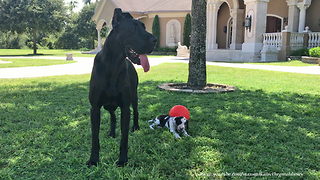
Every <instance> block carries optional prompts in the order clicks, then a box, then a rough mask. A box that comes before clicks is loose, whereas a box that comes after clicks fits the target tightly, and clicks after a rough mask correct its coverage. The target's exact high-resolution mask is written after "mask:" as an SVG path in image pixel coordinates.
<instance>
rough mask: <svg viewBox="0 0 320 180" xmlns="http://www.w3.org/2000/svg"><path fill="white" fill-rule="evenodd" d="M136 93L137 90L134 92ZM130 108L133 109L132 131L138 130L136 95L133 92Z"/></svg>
mask: <svg viewBox="0 0 320 180" xmlns="http://www.w3.org/2000/svg"><path fill="white" fill-rule="evenodd" d="M136 93H137V92H136ZM132 109H133V126H132V131H133V132H134V131H135V130H139V129H140V126H139V122H138V119H139V112H138V95H137V94H135V95H134V97H133V101H132Z"/></svg>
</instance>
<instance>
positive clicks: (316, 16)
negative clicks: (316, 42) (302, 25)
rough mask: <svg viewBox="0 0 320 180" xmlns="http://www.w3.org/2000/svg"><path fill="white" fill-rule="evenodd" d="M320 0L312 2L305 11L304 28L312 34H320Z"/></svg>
mask: <svg viewBox="0 0 320 180" xmlns="http://www.w3.org/2000/svg"><path fill="white" fill-rule="evenodd" d="M319 11H320V0H313V1H312V3H311V6H310V7H309V8H308V9H307V19H306V26H309V28H310V30H311V31H313V32H320V25H319V23H320V22H319V21H320V12H319Z"/></svg>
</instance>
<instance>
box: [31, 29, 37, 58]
mask: <svg viewBox="0 0 320 180" xmlns="http://www.w3.org/2000/svg"><path fill="white" fill-rule="evenodd" d="M32 32H33V54H37V30H36V29H34V28H32Z"/></svg>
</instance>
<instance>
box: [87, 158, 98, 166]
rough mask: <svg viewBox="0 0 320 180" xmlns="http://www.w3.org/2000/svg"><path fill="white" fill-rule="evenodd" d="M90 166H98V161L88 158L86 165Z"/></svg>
mask: <svg viewBox="0 0 320 180" xmlns="http://www.w3.org/2000/svg"><path fill="white" fill-rule="evenodd" d="M92 166H95V167H97V166H98V161H93V160H91V159H90V160H89V161H88V162H87V167H88V168H90V167H92Z"/></svg>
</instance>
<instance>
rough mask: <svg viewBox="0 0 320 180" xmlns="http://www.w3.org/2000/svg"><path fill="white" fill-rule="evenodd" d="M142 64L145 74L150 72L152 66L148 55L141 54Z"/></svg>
mask: <svg viewBox="0 0 320 180" xmlns="http://www.w3.org/2000/svg"><path fill="white" fill-rule="evenodd" d="M139 57H140V63H141V66H142V67H143V70H144V72H148V71H149V69H150V64H149V60H148V57H147V55H146V54H140V55H139Z"/></svg>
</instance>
